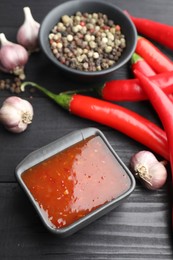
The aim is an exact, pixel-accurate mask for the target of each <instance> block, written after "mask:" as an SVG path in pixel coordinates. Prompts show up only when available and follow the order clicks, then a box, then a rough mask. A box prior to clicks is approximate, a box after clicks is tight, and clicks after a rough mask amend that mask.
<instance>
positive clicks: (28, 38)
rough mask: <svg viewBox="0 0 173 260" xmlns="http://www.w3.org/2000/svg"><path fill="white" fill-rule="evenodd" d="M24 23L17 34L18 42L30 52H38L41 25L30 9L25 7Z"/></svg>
mask: <svg viewBox="0 0 173 260" xmlns="http://www.w3.org/2000/svg"><path fill="white" fill-rule="evenodd" d="M23 11H24V16H25V19H24V23H23V24H22V25H21V26H20V28H19V29H18V32H17V42H18V43H19V44H21V45H22V46H24V47H25V48H26V49H27V50H28V51H29V52H33V51H37V50H38V33H39V28H40V24H39V23H38V22H36V21H35V20H34V18H33V16H32V14H31V9H30V8H29V7H24V8H23Z"/></svg>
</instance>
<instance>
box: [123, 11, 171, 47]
mask: <svg viewBox="0 0 173 260" xmlns="http://www.w3.org/2000/svg"><path fill="white" fill-rule="evenodd" d="M125 13H126V14H127V15H129V16H130V18H131V20H132V21H133V23H134V24H135V26H136V29H137V31H138V32H139V33H141V34H143V35H145V36H147V37H149V38H150V39H152V40H155V41H156V42H158V43H160V44H162V45H163V46H166V47H168V48H170V49H172V50H173V40H172V39H173V26H171V25H168V24H163V23H160V22H156V21H153V20H150V19H146V18H138V17H134V16H132V15H130V14H129V13H128V12H127V11H125Z"/></svg>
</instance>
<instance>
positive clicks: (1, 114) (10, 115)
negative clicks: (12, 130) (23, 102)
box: [0, 105, 21, 127]
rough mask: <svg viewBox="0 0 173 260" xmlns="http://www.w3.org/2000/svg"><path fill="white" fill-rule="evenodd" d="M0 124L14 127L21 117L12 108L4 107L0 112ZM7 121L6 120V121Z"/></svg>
mask: <svg viewBox="0 0 173 260" xmlns="http://www.w3.org/2000/svg"><path fill="white" fill-rule="evenodd" d="M0 118H1V123H3V124H4V125H5V126H7V127H14V126H16V125H18V124H19V122H20V118H21V115H20V113H18V111H17V109H14V108H13V107H12V106H8V105H5V106H3V107H2V108H1V110H0ZM7 119H8V120H7Z"/></svg>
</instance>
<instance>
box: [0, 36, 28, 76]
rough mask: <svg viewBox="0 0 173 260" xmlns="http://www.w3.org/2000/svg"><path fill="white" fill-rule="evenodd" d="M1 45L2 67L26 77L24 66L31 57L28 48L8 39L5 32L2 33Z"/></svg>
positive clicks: (0, 62) (0, 66) (0, 59)
mask: <svg viewBox="0 0 173 260" xmlns="http://www.w3.org/2000/svg"><path fill="white" fill-rule="evenodd" d="M0 45H1V47H0V69H1V70H2V71H4V72H9V73H13V74H14V75H17V76H19V78H20V79H24V78H25V74H24V67H25V64H26V63H27V61H28V58H29V55H28V52H27V50H26V49H25V48H24V47H23V46H21V45H19V44H16V43H13V42H10V41H8V40H7V38H6V37H5V34H4V33H0Z"/></svg>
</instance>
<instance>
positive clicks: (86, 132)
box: [15, 128, 135, 237]
mask: <svg viewBox="0 0 173 260" xmlns="http://www.w3.org/2000/svg"><path fill="white" fill-rule="evenodd" d="M91 136H95V137H99V138H101V140H102V142H104V144H105V146H103V148H104V151H105V150H107V152H108V151H109V153H108V154H109V156H111V158H112V162H113V165H114V166H115V167H114V172H113V175H114V176H117V175H116V172H119V175H118V176H119V177H118V179H117V181H116V183H115V180H114V179H113V178H111V179H109V185H108V187H109V189H110V187H112V182H113V183H114V184H113V185H115V191H116V192H117V189H116V188H118V189H119V187H120V185H122V184H120V183H121V181H120V180H122V179H124V180H126V181H124V183H125V182H127V183H128V185H125V184H124V188H123V190H121V192H120V191H119V195H116V196H115V198H114V199H112V200H110V201H108V202H106V203H104V204H103V205H101V206H99V207H97V208H96V209H95V210H93V211H90V212H89V213H88V214H87V215H86V216H84V217H81V218H80V219H78V220H77V221H74V222H73V223H72V224H70V225H68V226H66V227H63V228H56V227H53V226H52V223H51V222H50V218H49V217H48V213H45V212H46V210H43V207H41V205H39V203H38V202H37V201H36V200H35V199H34V196H33V195H32V192H31V190H30V189H28V187H27V186H26V184H25V182H24V180H23V178H22V176H23V173H24V172H25V171H26V170H28V169H30V173H31V172H32V171H31V168H32V167H34V166H36V165H37V164H39V163H45V160H47V159H48V158H50V157H52V156H54V155H56V154H58V153H60V152H62V151H63V150H66V149H68V148H69V147H72V146H73V145H75V144H77V143H78V142H81V141H83V140H86V139H87V138H88V137H91ZM92 148H93V150H92V156H90V155H91V154H88V157H87V158H90V159H89V160H86V161H87V162H88V167H89V168H90V169H91V166H90V164H92V163H93V161H92V159H91V158H92V157H93V153H95V152H96V146H93V145H92ZM90 152H91V151H90ZM81 154H82V153H81ZM95 154H96V153H95ZM97 156H98V153H97ZM76 158H78V160H77V161H79V162H80V164H81V163H82V161H81V159H79V158H80V157H76ZM98 158H101V157H100V156H98ZM106 161H107V159H106V157H105V161H104V162H103V161H102V162H101V163H105V162H106ZM112 162H111V163H112ZM107 165H108V164H107V163H106V164H105V166H106V168H107V170H106V171H105V175H109V173H108V169H109V167H107ZM66 167H67V166H66ZM94 168H95V166H94ZM42 169H43V178H44V174H45V170H44V167H43V168H42ZM75 169H76V168H75ZM87 169H88V168H87ZM96 169H97V168H95V170H96ZM104 169H105V167H104ZM57 170H58V168H57ZM76 171H77V170H76ZM86 172H88V174H91V172H92V171H90V170H87V171H86ZM96 173H97V172H96ZM80 174H82V173H81V170H80ZM15 175H16V177H17V180H18V182H19V183H20V185H21V186H22V188H23V189H24V191H25V193H26V194H27V196H28V197H29V199H30V201H31V203H32V204H33V206H34V207H35V209H36V211H37V213H38V214H39V216H40V218H41V220H42V222H43V224H44V225H45V227H46V228H47V229H48V230H49V231H50V232H52V233H54V234H56V235H58V236H60V237H65V236H69V235H71V234H73V233H74V232H76V231H78V230H79V229H81V228H83V227H85V226H86V225H88V224H89V223H91V222H93V221H94V220H96V219H98V218H99V217H101V216H103V215H104V214H106V213H107V212H109V211H111V210H112V209H114V208H115V207H117V206H118V205H120V204H121V203H122V202H123V201H125V200H126V199H127V197H128V196H129V195H130V194H131V193H132V192H133V190H134V188H135V179H134V176H133V175H132V173H131V172H130V171H129V169H128V168H127V167H126V165H125V164H124V163H123V162H122V160H121V159H120V158H119V156H118V155H117V154H116V152H115V151H114V149H113V148H112V147H111V145H110V144H109V142H108V140H107V139H106V137H105V136H104V134H103V133H102V132H101V131H100V130H99V129H97V128H86V129H81V130H77V131H74V132H72V133H69V134H68V135H66V136H64V137H62V138H60V139H57V140H55V141H54V142H52V143H50V144H48V145H46V146H44V147H42V148H40V149H38V150H36V151H34V152H32V153H31V154H29V155H28V156H27V157H26V158H24V160H23V161H22V162H21V163H20V164H19V165H18V166H17V167H16V171H15ZM48 175H49V173H48ZM85 175H86V174H85ZM34 176H35V175H32V178H33V180H34V178H35V177H34ZM57 176H58V174H57ZM90 177H91V176H90ZM86 178H87V177H86ZM104 178H106V176H104ZM116 178H117V177H116ZM44 179H45V178H44ZM91 179H92V183H95V184H97V191H98V193H99V195H98V196H101V197H102V196H103V193H104V190H105V188H104V187H103V186H101V187H100V185H99V183H97V182H95V181H94V179H93V178H92V177H91ZM41 180H42V179H41V178H40V185H41V187H42V184H41V183H42V181H41ZM113 180H114V181H113ZM47 182H48V183H49V181H48V179H47ZM80 182H82V181H81V179H80ZM85 183H87V179H85V181H84V183H83V184H84V186H83V188H84V187H85ZM32 185H33V186H32V189H34V190H35V187H36V189H37V186H35V184H34V181H33V182H32ZM37 185H38V184H37ZM116 185H118V186H116ZM34 186H35V187H34ZM38 186H39V185H38ZM49 187H50V186H49ZM54 187H55V186H52V189H54ZM112 188H113V187H112ZM41 189H42V188H41ZM37 192H38V190H37ZM47 194H48V189H47V191H46V192H45V196H47ZM62 194H63V193H62ZM74 194H75V193H74ZM79 194H80V198H82V197H83V196H84V193H82V190H81V191H80V193H79ZM91 194H93V192H91ZM52 196H53V197H54V195H52ZM75 196H76V195H75ZM55 197H56V196H55ZM87 197H90V195H89V193H88V194H87ZM64 199H65V200H66V198H65V197H64ZM58 203H60V202H59V200H57V204H58ZM82 205H83V204H82ZM86 205H87V204H86V202H85V203H84V206H83V209H84V208H85V206H86ZM61 213H62V212H61Z"/></svg>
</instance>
